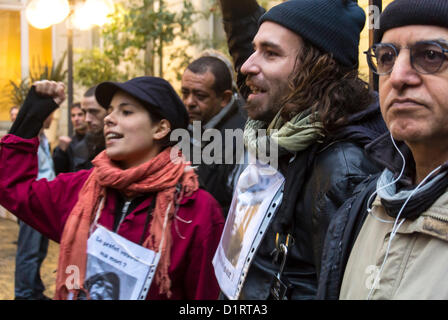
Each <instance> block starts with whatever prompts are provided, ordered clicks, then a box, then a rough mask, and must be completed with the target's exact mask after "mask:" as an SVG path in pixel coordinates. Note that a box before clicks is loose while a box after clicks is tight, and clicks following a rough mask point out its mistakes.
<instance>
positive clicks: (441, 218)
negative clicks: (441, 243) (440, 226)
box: [423, 213, 448, 223]
mask: <svg viewBox="0 0 448 320" xmlns="http://www.w3.org/2000/svg"><path fill="white" fill-rule="evenodd" d="M423 216H425V217H430V218H434V219H436V220H439V221H443V222H447V223H448V216H445V215H437V214H433V213H428V214H423Z"/></svg>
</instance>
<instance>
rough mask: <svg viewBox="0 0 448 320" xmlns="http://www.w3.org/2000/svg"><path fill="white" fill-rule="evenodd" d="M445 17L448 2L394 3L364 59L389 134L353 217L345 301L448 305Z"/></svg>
mask: <svg viewBox="0 0 448 320" xmlns="http://www.w3.org/2000/svg"><path fill="white" fill-rule="evenodd" d="M447 17H448V2H447V1H445V0H396V1H394V2H392V3H391V4H390V5H389V6H388V7H387V8H386V9H385V10H384V12H383V13H382V14H381V18H380V27H379V29H377V30H375V44H374V45H373V46H372V47H371V48H370V49H369V50H368V51H367V52H366V54H367V59H368V62H369V66H370V68H371V69H372V71H373V72H375V73H376V74H378V75H379V95H380V106H381V113H382V115H383V118H384V120H385V122H386V124H387V127H388V129H389V131H390V134H387V135H384V136H383V137H381V138H379V139H378V140H377V141H375V142H374V143H373V144H372V145H371V146H370V147H369V151H370V153H371V154H372V155H373V156H375V159H376V160H378V162H381V163H383V164H385V165H386V168H385V169H384V171H383V172H382V173H381V176H380V177H379V178H378V179H376V180H375V181H374V183H375V188H374V189H373V192H372V193H371V195H370V196H369V197H368V198H367V201H366V205H367V206H368V208H369V209H368V210H365V211H362V212H353V214H354V215H359V216H363V215H366V216H367V217H366V218H365V221H364V224H363V225H362V228H361V231H360V232H359V234H358V236H357V238H356V241H355V244H354V246H353V249H352V251H351V254H350V256H349V259H348V263H347V266H346V269H345V274H344V277H343V282H342V287H341V292H340V298H341V299H412V300H416V299H424V300H426V299H448V286H447V282H448V275H447V272H446V262H447V261H448V250H447V249H448V237H447V234H448V232H447V230H448V193H447V191H446V190H447V187H448V171H447V168H448V166H447V163H448V162H447V161H448V140H447V136H448V19H447ZM355 201H356V200H355ZM366 211H367V212H368V213H366Z"/></svg>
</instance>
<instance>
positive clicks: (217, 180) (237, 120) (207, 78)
mask: <svg viewBox="0 0 448 320" xmlns="http://www.w3.org/2000/svg"><path fill="white" fill-rule="evenodd" d="M222 59H223V58H218V57H216V56H202V57H200V58H198V59H196V60H194V61H193V62H191V63H190V64H189V65H188V67H187V68H186V69H185V71H184V74H183V76H182V84H181V85H182V88H181V92H182V101H183V103H184V104H185V107H186V108H187V112H188V115H189V116H190V125H189V130H190V136H191V137H192V148H191V150H190V151H191V152H190V153H191V154H192V153H194V152H195V151H196V150H195V146H197V151H199V152H202V150H203V149H204V148H205V147H207V145H209V143H210V141H208V142H207V141H196V140H195V136H196V135H198V134H200V135H201V137H202V135H203V134H204V133H206V132H207V130H210V129H215V130H219V133H220V136H221V137H222V139H223V140H222V141H223V148H222V150H219V152H221V154H220V155H219V157H216V158H219V161H217V162H219V163H215V162H214V163H211V164H206V163H204V161H203V159H202V155H201V162H200V163H199V164H198V167H197V169H196V170H197V173H198V176H199V181H200V183H201V185H202V186H203V187H204V188H205V190H207V191H208V192H210V193H211V194H212V195H213V197H214V198H215V199H216V200H218V202H219V204H220V205H221V207H222V209H223V212H224V214H225V215H226V214H227V211H228V209H229V207H230V202H231V201H232V194H233V187H234V184H235V180H236V179H237V178H238V177H237V176H235V173H236V172H237V170H236V168H237V166H236V164H237V159H236V156H235V154H236V148H237V146H236V144H233V146H228V145H225V143H224V142H225V139H224V138H225V130H226V129H231V130H236V129H240V130H241V131H242V128H243V127H244V124H245V122H246V116H245V115H244V113H243V112H241V105H242V103H243V102H242V101H241V100H240V99H239V96H238V95H236V94H234V92H233V90H232V83H233V77H232V73H231V70H229V68H228V67H227V65H226V63H225V62H224V61H223V60H222ZM195 123H196V124H195ZM195 126H197V127H195ZM194 130H198V131H200V132H194ZM197 151H196V152H197ZM226 159H228V160H229V159H230V160H231V162H230V163H229V161H228V160H227V161H226ZM190 160H191V161H195V156H194V155H192V156H191V157H190ZM193 165H196V163H193Z"/></svg>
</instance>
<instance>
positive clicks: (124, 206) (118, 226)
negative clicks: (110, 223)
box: [115, 201, 131, 233]
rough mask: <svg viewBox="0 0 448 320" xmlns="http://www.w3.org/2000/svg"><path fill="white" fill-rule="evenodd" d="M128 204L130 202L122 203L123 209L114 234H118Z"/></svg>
mask: <svg viewBox="0 0 448 320" xmlns="http://www.w3.org/2000/svg"><path fill="white" fill-rule="evenodd" d="M130 204H131V201H126V202H125V203H124V205H123V209H121V217H120V221H119V222H118V225H117V230H116V231H115V233H118V229H120V226H121V223H122V222H123V220H124V218H125V217H126V213H127V212H128V208H129V205H130Z"/></svg>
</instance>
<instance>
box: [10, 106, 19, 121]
mask: <svg viewBox="0 0 448 320" xmlns="http://www.w3.org/2000/svg"><path fill="white" fill-rule="evenodd" d="M18 113H19V107H18V106H12V107H11V108H10V109H9V118H10V120H11V122H14V121H16V118H17V114H18Z"/></svg>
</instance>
